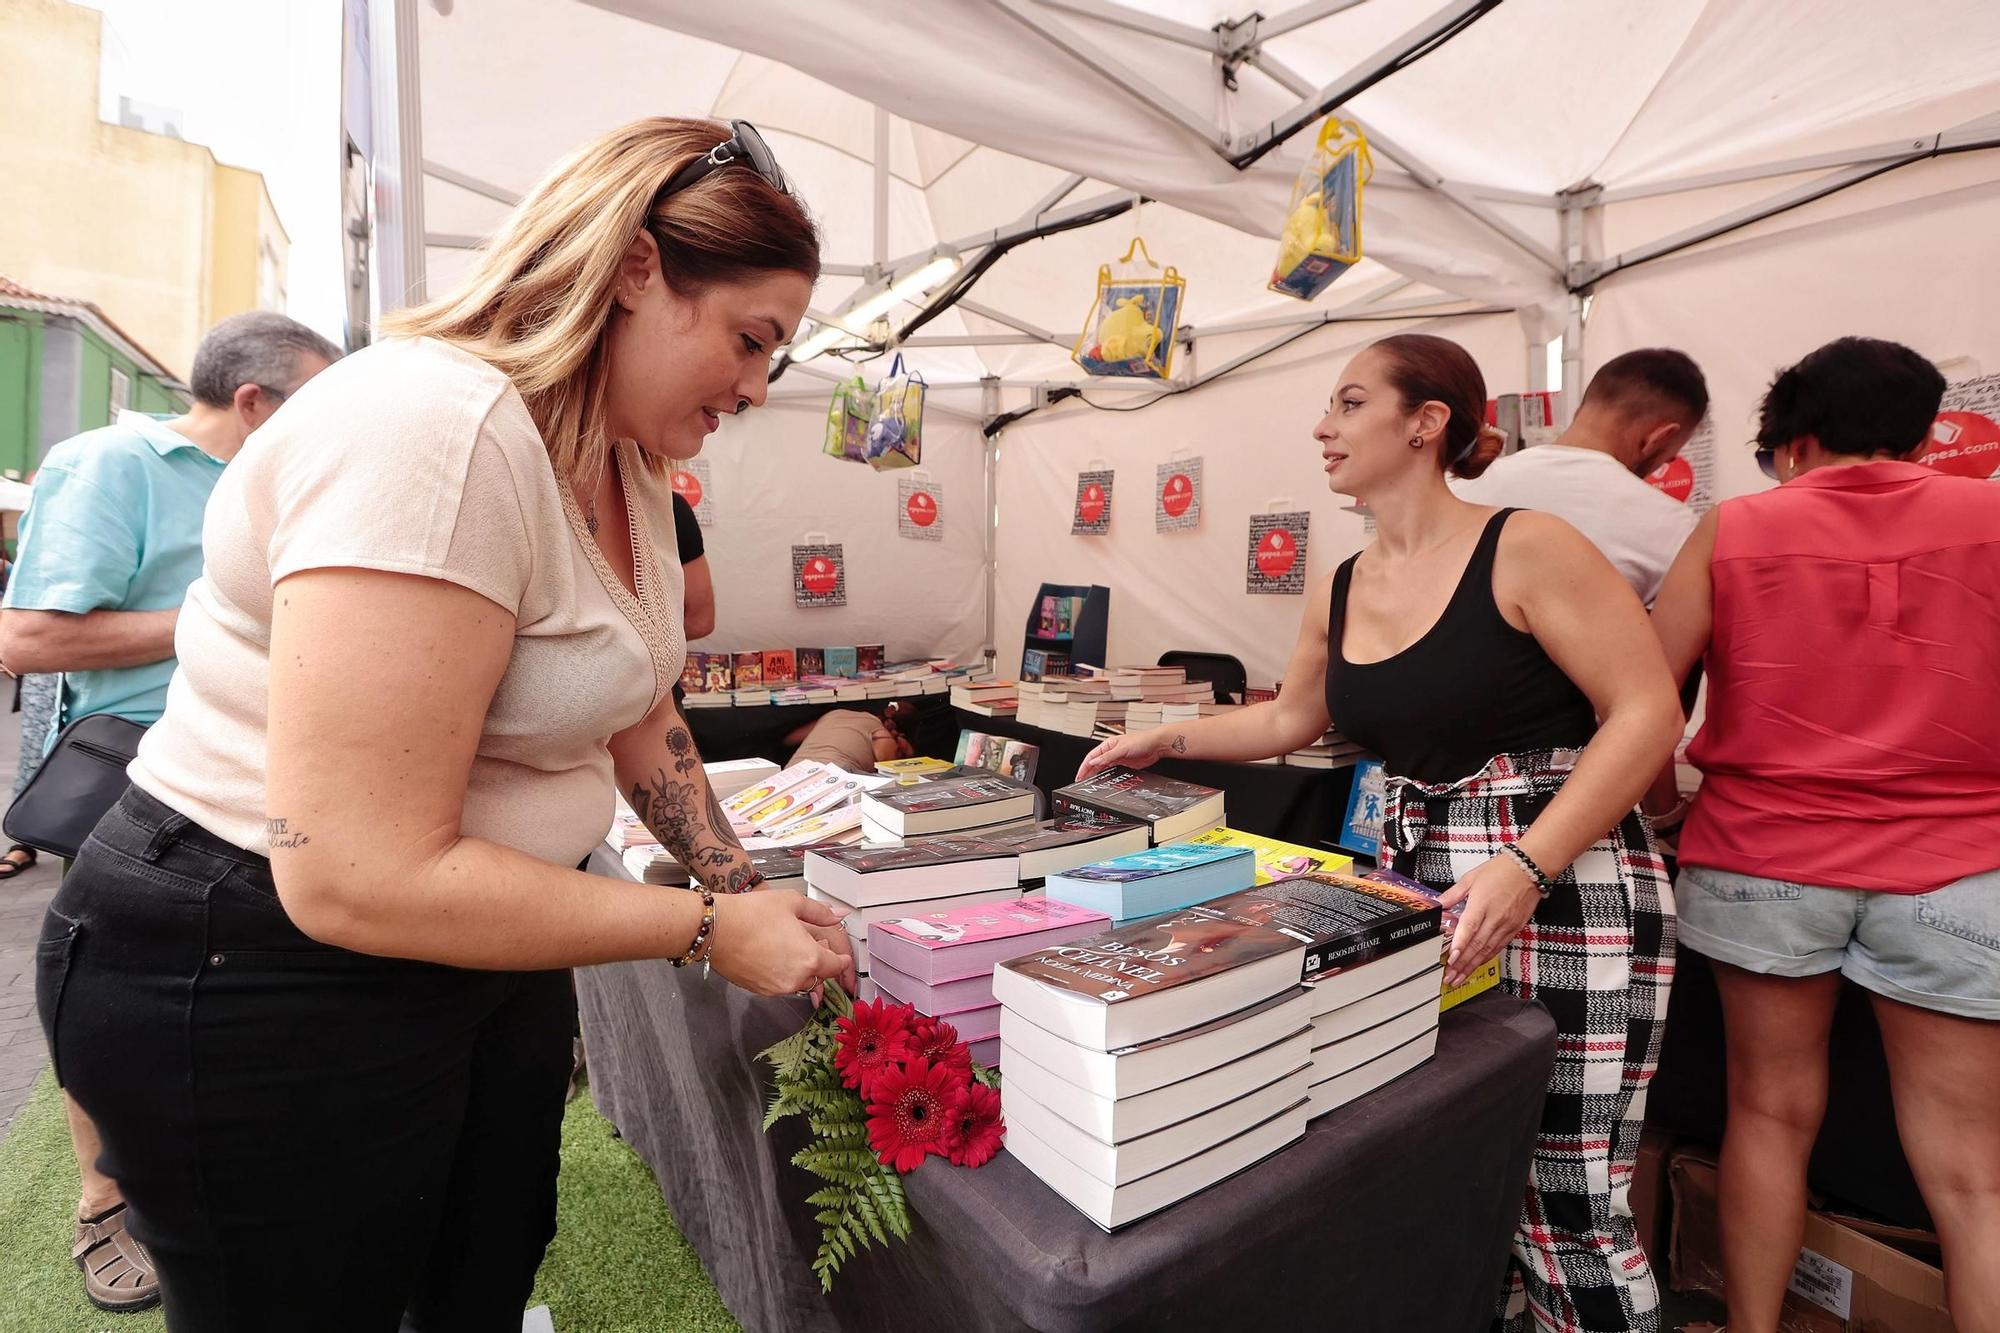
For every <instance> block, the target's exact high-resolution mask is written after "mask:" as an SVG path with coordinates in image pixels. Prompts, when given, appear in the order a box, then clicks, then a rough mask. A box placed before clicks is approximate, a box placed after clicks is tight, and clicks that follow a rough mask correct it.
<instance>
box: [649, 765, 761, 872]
mask: <svg viewBox="0 0 2000 1333" xmlns="http://www.w3.org/2000/svg"><path fill="white" fill-rule="evenodd" d="M666 741H667V753H668V755H669V756H671V761H672V764H673V770H674V771H673V772H672V773H671V774H669V773H668V772H667V771H666V770H665V769H655V770H654V771H653V776H652V777H651V778H649V779H646V780H643V781H639V782H635V783H633V784H632V792H631V800H632V810H633V813H635V814H637V815H638V816H639V818H640V819H641V820H642V821H643V822H644V823H645V825H646V827H647V828H649V829H651V830H652V831H653V836H655V837H657V838H658V839H659V840H660V845H661V846H663V847H665V848H666V849H667V850H668V851H669V852H671V853H673V855H674V859H675V860H677V861H679V862H680V863H681V864H682V865H684V866H686V867H687V868H688V871H689V873H690V874H692V875H693V876H694V877H695V878H696V879H698V880H700V881H701V882H702V883H704V884H707V885H709V887H710V888H711V889H715V888H718V887H719V888H720V889H721V890H722V891H724V892H727V893H738V892H741V891H742V888H743V886H744V884H745V882H747V881H748V880H749V879H750V878H751V875H752V873H753V872H752V871H751V869H750V863H749V858H748V856H747V854H746V853H745V852H744V850H743V847H742V844H741V843H739V842H737V840H736V834H735V833H734V832H733V831H731V829H730V827H729V816H728V815H727V814H725V813H724V812H723V809H722V802H721V801H719V800H717V799H716V795H715V789H714V788H713V787H710V786H709V785H708V782H707V780H706V778H705V776H704V775H703V774H702V772H701V756H700V755H699V754H698V753H697V752H696V750H695V748H694V738H693V737H692V736H690V735H688V733H687V730H686V728H684V727H675V728H674V729H673V730H671V731H669V732H668V733H667V736H666ZM717 881H720V883H719V884H718V883H717Z"/></svg>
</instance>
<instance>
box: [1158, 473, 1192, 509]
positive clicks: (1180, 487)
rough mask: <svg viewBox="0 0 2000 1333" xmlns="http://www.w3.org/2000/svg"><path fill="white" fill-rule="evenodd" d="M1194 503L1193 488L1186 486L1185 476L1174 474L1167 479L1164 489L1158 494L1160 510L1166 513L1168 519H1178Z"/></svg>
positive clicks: (1183, 474)
mask: <svg viewBox="0 0 2000 1333" xmlns="http://www.w3.org/2000/svg"><path fill="white" fill-rule="evenodd" d="M1193 503H1194V487H1193V486H1190V485H1189V484H1188V479H1187V474H1186V473H1184V472H1176V473H1174V475H1173V476H1171V477H1168V478H1167V485H1166V489H1164V490H1162V491H1161V492H1160V508H1162V509H1164V510H1166V511H1167V517H1168V518H1179V517H1180V516H1181V515H1182V514H1185V513H1186V512H1187V511H1188V506H1189V505H1191V504H1193Z"/></svg>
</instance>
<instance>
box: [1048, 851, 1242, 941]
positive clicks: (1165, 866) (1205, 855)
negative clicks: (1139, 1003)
mask: <svg viewBox="0 0 2000 1333" xmlns="http://www.w3.org/2000/svg"><path fill="white" fill-rule="evenodd" d="M1256 879H1257V858H1256V856H1255V855H1254V854H1253V853H1252V852H1251V850H1250V849H1249V848H1248V847H1210V846H1197V845H1194V844H1191V843H1180V844H1177V845H1175V846H1172V847H1155V848H1153V849H1152V850H1151V851H1146V852H1134V853H1132V854H1131V855H1130V856H1120V857H1116V858H1114V859H1112V860H1109V861H1099V862H1096V863H1095V864H1093V865H1087V866H1079V867H1078V868H1076V869H1075V870H1070V871H1066V872H1064V873H1063V874H1060V875H1050V876H1049V877H1048V881H1047V883H1046V884H1045V885H1044V886H1043V887H1044V891H1045V892H1046V894H1047V896H1049V897H1051V898H1054V899H1056V900H1057V901H1059V902H1066V903H1073V904H1075V905H1076V906H1078V907H1087V908H1089V909H1090V910H1091V911H1093V912H1102V913H1104V914H1105V915H1106V916H1108V917H1110V918H1111V919H1112V920H1113V921H1119V922H1123V921H1131V920H1133V919H1135V918H1137V917H1142V916H1158V915H1159V914H1160V913H1161V912H1177V911H1179V910H1180V909H1181V908H1183V907H1192V906H1193V905H1194V904H1196V903H1199V902H1206V901H1208V900H1209V899H1210V898H1216V897H1220V896H1221V895H1222V894H1225V893H1235V892H1237V891H1238V890H1240V889H1247V888H1249V887H1250V886H1251V885H1252V884H1254V883H1255V882H1256Z"/></svg>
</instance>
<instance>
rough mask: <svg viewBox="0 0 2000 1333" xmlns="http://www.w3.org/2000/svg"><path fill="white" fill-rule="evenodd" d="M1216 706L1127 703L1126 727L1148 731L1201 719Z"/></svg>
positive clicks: (1132, 729)
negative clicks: (1208, 709)
mask: <svg viewBox="0 0 2000 1333" xmlns="http://www.w3.org/2000/svg"><path fill="white" fill-rule="evenodd" d="M1216 706H1217V705H1214V704H1206V705H1204V704H1199V703H1173V704H1159V703H1154V704H1148V703H1136V704H1126V705H1125V727H1126V730H1128V731H1146V730H1149V729H1151V728H1153V727H1164V726H1168V725H1171V724H1173V723H1177V722H1193V721H1196V720H1197V719H1199V718H1200V717H1201V716H1202V715H1203V713H1204V711H1205V710H1206V709H1207V708H1213V707H1216Z"/></svg>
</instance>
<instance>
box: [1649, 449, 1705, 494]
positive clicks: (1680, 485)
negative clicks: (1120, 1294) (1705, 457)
mask: <svg viewBox="0 0 2000 1333" xmlns="http://www.w3.org/2000/svg"><path fill="white" fill-rule="evenodd" d="M1646 484H1647V485H1648V486H1651V487H1654V488H1655V489H1657V490H1660V491H1664V492H1665V493H1666V494H1667V495H1668V496H1669V497H1671V498H1672V499H1675V500H1679V501H1680V502H1681V503H1682V504H1686V503H1687V498H1688V497H1689V496H1690V495H1693V494H1694V465H1693V464H1691V463H1689V462H1688V461H1687V459H1685V458H1682V457H1680V456H1679V455H1675V456H1674V459H1673V461H1672V462H1670V463H1668V464H1666V465H1665V466H1664V467H1656V468H1654V469H1653V470H1652V471H1651V472H1649V473H1647V474H1646Z"/></svg>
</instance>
